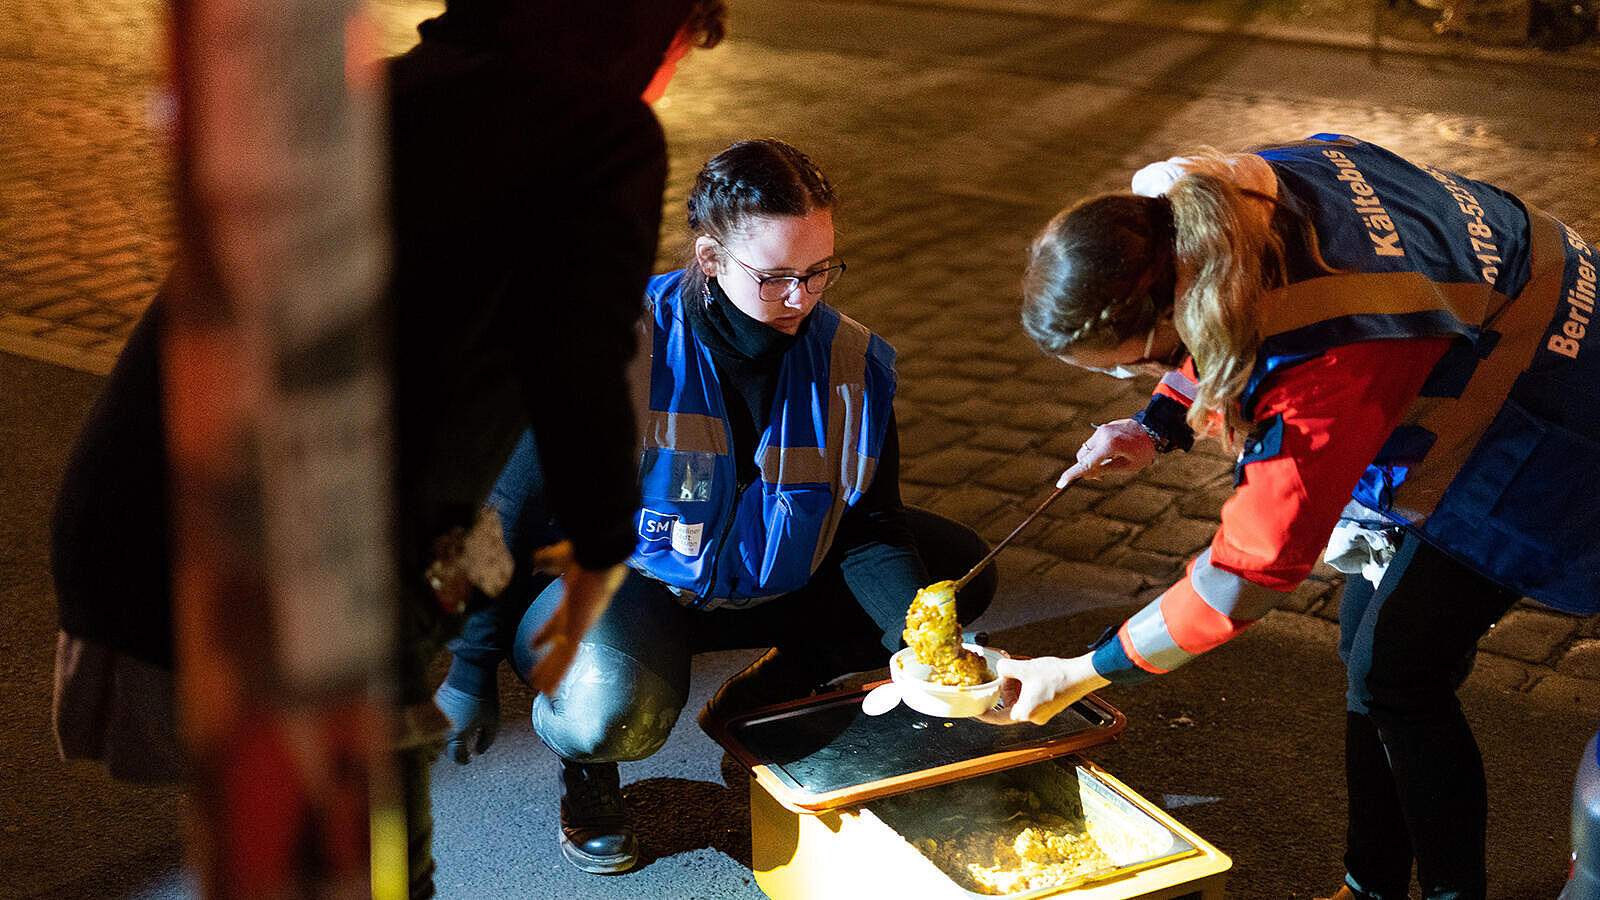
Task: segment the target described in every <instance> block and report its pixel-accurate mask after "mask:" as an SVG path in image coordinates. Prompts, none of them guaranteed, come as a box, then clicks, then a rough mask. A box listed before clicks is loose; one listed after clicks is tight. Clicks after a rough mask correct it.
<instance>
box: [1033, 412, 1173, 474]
mask: <svg viewBox="0 0 1600 900" xmlns="http://www.w3.org/2000/svg"><path fill="white" fill-rule="evenodd" d="M1155 458H1156V441H1155V438H1153V437H1151V436H1150V432H1148V431H1145V430H1144V426H1143V425H1140V424H1139V423H1138V422H1135V421H1134V420H1132V419H1118V420H1116V421H1115V422H1107V423H1106V424H1104V425H1101V426H1100V427H1099V428H1096V429H1095V430H1094V434H1091V435H1089V439H1088V440H1086V441H1084V442H1083V446H1081V447H1079V448H1078V461H1077V462H1076V463H1074V464H1073V466H1072V468H1070V469H1067V470H1066V471H1065V472H1062V473H1061V477H1060V478H1057V479H1056V487H1065V486H1066V485H1067V484H1069V483H1071V482H1073V481H1076V480H1078V479H1079V478H1103V477H1105V476H1107V475H1132V474H1133V473H1135V472H1137V471H1139V470H1140V469H1143V468H1144V467H1145V466H1148V465H1150V462H1151V461H1152V460H1154V459H1155Z"/></svg>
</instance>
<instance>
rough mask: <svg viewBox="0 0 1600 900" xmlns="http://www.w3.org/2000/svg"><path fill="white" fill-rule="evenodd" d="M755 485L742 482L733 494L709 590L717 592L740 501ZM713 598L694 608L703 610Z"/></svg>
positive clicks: (701, 600) (713, 561)
mask: <svg viewBox="0 0 1600 900" xmlns="http://www.w3.org/2000/svg"><path fill="white" fill-rule="evenodd" d="M753 484H755V482H753V481H742V482H740V483H739V486H738V488H737V489H735V490H734V492H733V509H731V510H729V511H728V519H727V521H726V522H724V523H723V525H722V536H721V537H719V538H717V555H716V556H714V557H712V558H711V583H710V584H708V585H706V588H707V589H708V590H715V589H716V586H717V570H718V569H720V568H722V549H723V548H724V547H725V546H727V544H728V535H730V534H732V533H733V523H734V522H736V521H738V519H739V501H740V500H743V499H744V492H745V491H747V490H749V489H750V486H751V485H753ZM710 602H711V598H710V597H707V596H704V595H702V596H700V597H698V598H696V599H695V601H694V608H695V609H701V608H703V607H704V606H705V605H706V604H707V603H710Z"/></svg>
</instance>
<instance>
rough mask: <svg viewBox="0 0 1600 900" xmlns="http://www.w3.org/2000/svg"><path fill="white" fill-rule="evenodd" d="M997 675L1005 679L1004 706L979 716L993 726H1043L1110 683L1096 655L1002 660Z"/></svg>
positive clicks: (1001, 690) (1002, 690) (1003, 687)
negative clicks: (1099, 669) (1096, 664)
mask: <svg viewBox="0 0 1600 900" xmlns="http://www.w3.org/2000/svg"><path fill="white" fill-rule="evenodd" d="M995 674H996V675H999V676H1000V678H1001V680H1002V683H1001V685H1000V699H1001V701H1003V702H1004V703H1005V707H1004V708H1003V709H992V710H989V711H988V712H986V713H984V714H983V715H982V716H979V718H980V719H982V720H984V721H985V722H988V723H990V724H991V725H1009V724H1011V723H1014V722H1032V723H1033V724H1035V725H1043V724H1044V723H1046V722H1048V721H1050V719H1051V718H1052V717H1054V716H1055V714H1056V713H1058V712H1061V711H1062V710H1063V709H1066V708H1067V707H1069V706H1071V705H1072V704H1074V703H1076V702H1078V701H1079V700H1081V699H1082V698H1083V696H1084V695H1085V694H1087V693H1089V692H1090V691H1093V690H1096V689H1098V688H1103V687H1105V686H1106V685H1108V684H1110V683H1111V682H1110V681H1107V680H1106V679H1105V678H1104V677H1102V676H1101V675H1100V673H1099V672H1096V671H1095V669H1094V660H1093V654H1089V653H1085V654H1084V655H1082V656H1074V657H1072V658H1070V659H1062V658H1061V657H1058V656H1041V657H1038V658H1035V659H1002V660H1000V661H999V662H998V663H996V665H995Z"/></svg>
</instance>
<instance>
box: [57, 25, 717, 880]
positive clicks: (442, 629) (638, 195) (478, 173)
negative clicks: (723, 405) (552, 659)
mask: <svg viewBox="0 0 1600 900" xmlns="http://www.w3.org/2000/svg"><path fill="white" fill-rule="evenodd" d="M723 18H724V6H723V3H722V2H721V0H610V2H562V0H450V2H449V3H447V5H446V10H445V12H444V13H443V14H442V15H440V16H438V17H436V18H433V19H430V20H428V21H426V22H423V23H422V24H421V25H420V26H419V28H418V31H419V32H420V34H421V40H420V41H419V43H418V44H417V45H416V46H415V47H414V48H412V49H411V50H410V51H409V52H407V53H406V54H404V55H402V56H400V57H397V58H395V59H393V60H391V61H390V63H389V66H388V80H389V87H390V109H389V113H390V150H391V158H390V160H389V163H390V169H391V175H392V194H391V203H392V210H391V213H392V216H393V221H392V228H393V234H394V240H395V257H394V269H393V272H392V275H391V286H390V290H389V299H388V304H389V305H388V314H389V317H390V318H389V321H387V322H386V323H385V327H387V328H388V329H389V331H390V333H391V336H392V347H391V352H392V360H393V366H394V383H395V389H396V402H395V407H394V413H395V421H394V425H395V433H396V435H397V445H396V452H395V459H396V490H397V500H398V503H397V510H398V515H399V519H400V521H399V522H398V524H397V529H396V532H395V533H396V534H397V536H398V544H399V546H398V548H397V554H396V556H397V559H398V561H399V564H400V567H401V569H400V578H399V582H400V585H401V590H402V595H403V596H402V598H401V603H400V606H401V625H400V648H399V651H398V653H397V658H398V663H399V669H400V672H399V677H398V685H399V691H400V698H399V702H400V703H402V704H420V703H427V702H429V690H430V686H429V685H428V684H426V683H425V679H426V669H427V665H428V663H429V661H430V660H431V659H432V658H433V657H434V656H435V655H436V654H437V652H438V651H439V649H440V648H441V647H442V645H443V641H444V640H445V639H446V638H447V637H448V636H449V635H450V634H451V633H452V632H453V631H454V629H455V628H456V627H457V626H458V622H457V621H456V619H457V616H455V615H454V614H453V613H454V612H455V610H454V608H453V598H452V597H449V596H441V593H442V592H441V591H440V590H439V589H438V587H437V586H436V585H435V584H434V583H433V582H430V579H429V577H428V575H427V574H425V573H428V572H429V571H430V567H433V566H434V564H435V563H436V562H437V559H436V557H437V556H438V554H439V551H438V548H439V547H441V546H447V545H448V544H449V543H450V538H451V536H452V535H456V536H459V535H460V534H462V533H463V532H464V531H466V530H468V529H470V528H472V527H473V525H474V521H475V519H476V517H477V515H478V511H479V510H480V509H481V508H482V507H483V501H484V500H485V498H486V497H487V496H488V492H489V488H490V486H491V485H492V484H493V482H494V479H495V476H496V474H497V473H498V472H499V471H500V468H501V466H502V465H503V464H504V462H505V460H506V459H507V457H508V456H509V455H510V452H511V449H512V447H513V445H514V444H515V442H516V439H517V435H518V434H519V433H520V432H521V431H522V430H523V429H524V428H525V427H531V428H532V430H533V433H534V434H535V435H536V436H537V438H538V440H539V446H540V452H541V456H542V459H543V460H544V464H545V466H546V468H547V469H548V471H549V472H550V473H551V476H552V477H551V482H552V487H551V491H550V496H549V503H550V506H551V509H552V513H553V515H554V516H555V517H556V518H557V519H558V520H559V521H560V522H561V525H562V530H563V533H564V535H565V536H566V537H567V538H568V539H569V540H570V541H571V556H572V563H573V564H572V566H571V567H569V568H568V570H567V577H566V578H565V579H564V581H565V582H566V583H567V584H568V585H569V589H568V591H567V594H566V597H565V598H564V600H563V604H564V606H566V607H568V614H567V615H566V616H565V617H564V618H563V622H564V623H565V624H566V628H567V633H566V634H562V635H558V637H559V638H560V640H559V641H558V642H557V644H575V643H576V640H577V637H579V636H581V634H582V632H583V630H585V629H586V628H587V625H588V623H589V622H591V621H592V620H593V619H594V617H595V616H597V615H598V614H599V613H600V611H601V610H603V608H604V606H605V603H606V601H607V599H608V598H609V593H610V587H609V586H614V583H615V577H614V576H615V575H616V574H617V573H619V572H620V569H621V563H622V560H623V559H625V558H626V557H627V555H628V553H629V552H630V551H631V550H632V548H633V540H632V536H631V532H632V529H631V517H632V514H633V512H634V510H635V509H636V508H637V506H638V489H637V487H636V485H635V477H634V476H635V472H634V462H633V459H632V450H633V446H634V421H633V412H632V407H631V404H630V400H629V393H628V385H627V382H626V379H625V376H624V368H625V366H626V363H627V361H628V359H629V358H630V357H631V356H632V355H633V352H634V349H635V332H634V322H635V320H636V318H637V314H638V308H639V297H640V295H641V293H642V292H643V290H644V285H645V281H646V279H647V278H648V277H649V275H650V270H651V267H652V264H653V262H654V258H655V250H656V242H657V233H658V230H659V226H660V209H661V195H662V189H663V185H664V181H665V178H666V170H667V161H666V147H665V139H664V137H663V134H662V132H661V128H660V125H659V123H658V122H657V121H656V119H655V117H654V114H653V113H652V112H651V110H650V108H649V105H648V103H647V102H646V99H645V98H646V97H647V96H649V95H650V94H654V95H659V92H660V90H661V89H662V88H663V87H664V84H663V82H662V77H665V76H667V75H670V72H671V70H672V67H673V66H674V65H675V63H676V61H677V59H678V58H680V57H681V56H682V55H683V53H684V52H685V51H686V50H687V49H688V48H689V47H690V46H702V47H709V46H712V45H714V44H716V43H717V42H718V41H719V40H720V39H721V37H722V33H723ZM165 305H166V303H165V301H164V300H163V299H162V297H160V296H157V298H156V299H155V300H154V301H153V302H152V304H151V307H150V310H149V311H148V312H147V314H146V315H145V317H144V319H143V320H142V321H141V322H140V323H139V325H138V327H137V328H136V329H135V330H134V332H133V333H132V335H130V337H129V340H128V343H127V345H126V347H125V348H124V351H123V353H122V356H121V357H120V358H119V360H118V363H117V365H116V367H115V369H114V370H113V372H112V374H111V376H110V377H109V378H108V380H107V383H106V385H105V388H104V390H103V393H102V395H101V396H100V398H99V399H98V400H97V401H96V403H95V405H94V407H93V408H92V409H91V411H90V413H89V415H88V417H87V419H86V421H85V424H84V427H83V430H82V432H81V434H80V436H79V438H78V442H77V445H76V446H75V447H74V449H73V452H72V455H71V458H70V459H69V462H68V466H67V470H66V473H65V475H64V477H63V480H62V484H61V488H60V492H59V495H58V498H57V501H56V507H55V511H54V516H53V521H52V523H51V524H52V548H51V565H52V570H53V573H54V576H55V581H56V593H57V599H58V609H59V616H60V624H61V633H60V635H59V636H58V654H57V686H56V701H55V706H56V709H55V718H56V730H57V738H58V742H59V745H60V750H61V753H62V755H63V756H64V757H67V758H89V759H97V760H101V761H104V762H105V763H106V764H107V766H108V770H109V771H110V772H111V774H112V775H113V776H114V777H118V778H126V779H130V780H139V781H165V780H172V779H173V778H175V777H176V774H177V754H176V751H175V749H174V748H175V746H176V743H175V738H174V728H173V721H172V708H171V703H172V699H171V697H172V695H171V691H172V684H171V668H172V664H173V648H172V614H171V602H170V588H171V573H170V571H169V567H170V548H169V546H168V541H167V519H168V505H167V504H168V501H167V491H168V487H169V484H168V481H167V473H166V459H165V454H164V450H163V431H164V422H163V416H162V410H161V383H160V370H161V361H160V360H161V347H160V330H161V324H160V323H161V320H162V317H163V309H164V307H165ZM580 486H581V490H579V487H580ZM434 571H438V570H437V568H436V567H435V568H434ZM107 572H116V573H117V576H116V578H115V579H114V580H113V579H111V578H108V577H107V575H106V573H107ZM443 593H448V591H446V592H443ZM562 664H563V665H564V662H563V663H562ZM556 675H557V677H558V676H559V673H556ZM107 696H109V697H111V701H110V703H111V709H110V711H109V712H108V711H107V709H106V707H105V706H104V704H103V700H102V698H104V697H107ZM437 752H438V745H437V744H436V743H431V742H424V743H423V745H422V746H418V747H416V748H414V749H410V750H405V751H402V752H401V754H400V758H401V760H400V765H401V769H402V775H403V777H404V780H405V784H406V794H407V797H406V801H407V802H406V805H407V818H408V830H409V842H410V858H411V879H412V885H411V889H412V896H413V897H426V896H431V895H432V893H433V879H432V873H433V862H432V857H431V852H430V849H429V844H430V840H431V832H432V816H431V812H430V808H429V802H428V774H429V766H430V764H431V762H432V759H433V757H434V756H435V755H437Z"/></svg>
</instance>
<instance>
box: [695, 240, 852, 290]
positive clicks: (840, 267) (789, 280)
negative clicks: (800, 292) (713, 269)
mask: <svg viewBox="0 0 1600 900" xmlns="http://www.w3.org/2000/svg"><path fill="white" fill-rule="evenodd" d="M712 240H716V239H715V238H713V239H712ZM717 246H719V247H721V248H722V252H724V253H727V254H728V258H729V259H731V260H733V261H734V262H736V263H738V264H739V266H740V267H741V268H743V269H744V270H745V271H746V272H749V273H750V277H751V278H754V279H755V280H756V296H758V297H760V298H761V299H762V300H764V301H766V302H767V303H778V302H781V301H783V300H786V299H788V297H789V295H790V294H793V293H794V292H795V289H796V288H798V287H800V286H801V285H805V288H806V293H808V294H820V293H822V292H823V291H825V290H827V289H828V288H831V287H833V286H834V285H835V284H837V283H838V281H839V276H840V275H843V274H844V261H843V260H840V261H839V262H837V263H834V264H833V265H831V266H827V267H826V268H822V269H817V270H816V271H814V272H807V273H806V274H804V275H772V274H770V273H767V272H763V271H761V270H760V269H757V268H755V267H754V266H751V265H749V264H747V263H746V262H745V261H744V260H742V259H740V258H739V257H737V256H734V255H733V253H732V251H730V250H728V246H727V245H726V244H724V243H722V242H721V241H717Z"/></svg>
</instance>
